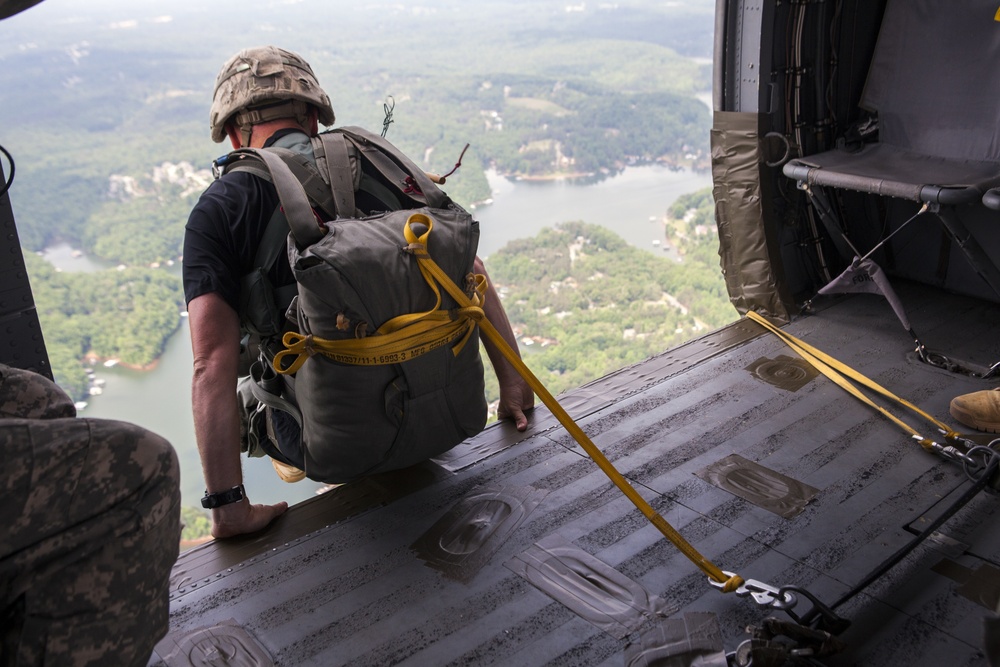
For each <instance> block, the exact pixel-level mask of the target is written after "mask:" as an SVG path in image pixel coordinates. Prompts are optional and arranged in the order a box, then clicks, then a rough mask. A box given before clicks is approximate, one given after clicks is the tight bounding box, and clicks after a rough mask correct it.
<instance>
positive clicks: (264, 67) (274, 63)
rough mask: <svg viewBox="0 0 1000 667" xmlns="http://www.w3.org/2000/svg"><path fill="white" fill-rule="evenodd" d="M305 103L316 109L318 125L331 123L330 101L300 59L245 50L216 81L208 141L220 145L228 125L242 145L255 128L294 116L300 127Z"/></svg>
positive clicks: (264, 49)
mask: <svg viewBox="0 0 1000 667" xmlns="http://www.w3.org/2000/svg"><path fill="white" fill-rule="evenodd" d="M308 104H311V105H312V106H314V107H315V108H316V109H317V111H318V112H319V122H320V123H321V124H322V125H332V124H333V120H334V115H333V107H332V106H331V105H330V98H329V97H328V96H327V94H326V93H325V92H323V89H322V88H321V87H320V85H319V81H317V80H316V75H315V74H313V71H312V68H311V67H310V66H309V63H307V62H306V61H305V60H303V58H302V57H301V56H300V55H298V54H297V53H293V52H291V51H286V50H285V49H279V48H278V47H276V46H258V47H255V48H252V49H244V50H243V51H240V52H239V53H237V54H236V55H235V56H233V57H232V58H230V59H229V61H228V62H226V64H225V65H223V66H222V70H220V71H219V76H218V78H216V80H215V92H214V95H213V99H212V110H211V114H210V124H211V130H212V140H213V141H215V142H216V143H219V142H221V141H222V140H223V139H225V138H226V129H225V125H226V123H227V122H228V121H230V120H235V121H236V125H237V126H238V127H239V128H240V131H241V133H242V134H243V143H244V144H247V143H249V141H250V129H251V127H252V126H253V125H256V124H257V123H263V122H266V121H269V120H274V119H275V118H289V117H296V118H297V119H299V122H300V123H302V124H303V125H304V124H305V122H304V121H305V118H306V116H307V113H308V106H307V105H308Z"/></svg>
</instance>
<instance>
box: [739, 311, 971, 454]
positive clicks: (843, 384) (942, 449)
mask: <svg viewBox="0 0 1000 667" xmlns="http://www.w3.org/2000/svg"><path fill="white" fill-rule="evenodd" d="M746 316H747V319H748V320H752V321H754V322H756V323H757V324H759V325H761V326H762V327H764V328H765V329H767V330H768V331H770V332H771V333H773V334H774V335H775V336H777V337H778V338H779V339H781V340H782V341H783V342H784V343H785V345H787V346H788V347H790V348H792V349H793V350H794V351H795V352H797V353H798V355H799V356H800V357H802V358H803V359H805V360H806V361H807V362H808V363H809V364H811V365H812V366H813V367H814V368H815V369H816V370H818V371H819V372H820V373H822V374H823V375H825V376H826V377H827V378H829V379H830V380H832V381H833V382H834V384H836V385H837V386H838V387H840V388H841V389H843V390H844V391H846V392H847V393H849V394H850V395H851V396H854V397H855V398H856V399H858V400H859V401H861V402H862V403H864V404H865V405H867V406H869V407H871V408H874V409H875V410H877V411H878V412H880V413H881V414H882V415H883V416H885V417H886V418H887V419H889V420H890V421H892V422H893V423H894V424H896V425H897V426H899V427H900V428H901V429H903V431H905V432H906V433H908V434H910V437H911V438H912V439H913V440H915V441H916V442H917V444H919V445H920V446H921V447H923V448H924V449H925V450H927V451H930V452H935V453H937V454H940V455H941V456H943V457H945V458H947V459H952V460H959V461H961V460H964V459H967V458H968V457H966V456H965V455H964V452H962V451H960V450H959V449H957V448H956V447H955V446H954V444H949V445H941V444H939V443H937V442H935V441H934V440H931V439H930V438H926V437H924V436H922V435H921V434H920V433H919V432H918V431H917V430H916V429H915V428H913V427H912V426H910V425H909V424H907V423H906V422H905V421H903V420H902V419H900V418H899V417H897V416H896V415H894V414H892V413H891V412H889V411H888V410H886V409H885V408H884V407H882V406H881V405H879V404H878V403H876V402H875V401H873V400H872V399H871V398H869V397H868V396H866V395H865V394H864V393H863V392H862V391H861V390H860V389H858V387H857V386H855V385H854V384H852V381H853V382H856V383H857V384H859V385H861V386H863V387H866V388H867V389H869V390H870V391H872V392H874V393H876V394H881V395H882V396H885V397H886V398H887V399H889V400H890V401H893V402H895V403H898V404H899V405H901V406H902V407H904V408H906V409H907V410H909V411H910V412H912V413H914V414H916V415H918V416H920V417H922V418H923V419H925V420H927V421H928V422H930V423H931V424H933V425H934V427H935V428H937V430H938V431H939V432H940V433H941V435H943V436H944V439H945V441H947V442H949V443H958V442H959V441H961V440H962V436H961V434H960V433H958V432H956V431H954V430H952V429H951V428H950V427H949V426H948V425H947V424H945V423H943V422H941V421H939V420H937V419H935V418H934V417H932V416H931V415H929V414H928V413H926V412H924V411H923V410H921V409H920V408H918V407H917V406H916V405H914V404H913V403H911V402H910V401H907V400H906V399H904V398H900V397H899V396H897V395H896V394H894V393H893V392H891V391H889V390H888V389H886V388H885V387H883V386H882V385H880V384H878V383H877V382H875V381H874V380H872V379H871V378H869V377H867V376H866V375H863V374H862V373H859V372H858V371H856V370H854V369H853V368H851V367H850V366H848V365H847V364H845V363H843V362H842V361H839V360H837V359H834V358H833V357H831V356H830V355H828V354H827V353H825V352H823V351H822V350H819V349H817V348H815V347H813V346H811V345H809V344H808V343H806V342H805V341H803V340H800V339H798V338H796V337H795V336H793V335H791V334H790V333H788V332H786V331H783V330H781V329H779V328H778V327H776V326H774V325H773V324H771V323H770V322H768V321H767V320H766V319H764V317H763V316H761V315H758V314H757V313H755V312H754V311H752V310H751V311H749V312H748V313H747V315H746Z"/></svg>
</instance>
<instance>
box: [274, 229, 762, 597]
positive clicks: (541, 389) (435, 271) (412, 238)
mask: <svg viewBox="0 0 1000 667" xmlns="http://www.w3.org/2000/svg"><path fill="white" fill-rule="evenodd" d="M415 224H416V225H424V226H426V228H427V229H426V231H425V232H424V233H423V234H421V235H420V236H419V237H418V236H417V235H416V233H415V232H414V231H413V229H412V225H415ZM433 224H434V223H433V220H432V219H431V218H430V217H429V216H427V215H425V214H423V213H414V214H412V215H411V216H410V217H409V218H408V219H407V221H406V225H405V226H404V229H403V234H404V237H405V239H406V242H407V248H406V249H407V251H408V252H410V253H411V254H412V255H413V256H414V257H416V259H417V261H418V263H419V268H420V272H421V274H422V275H423V276H424V279H425V280H427V281H428V283H429V284H431V287H432V289H433V290H434V291H435V293H437V294H438V303H440V293H439V292H438V289H437V287H435V286H434V284H433V283H437V284H439V285H441V287H443V288H444V289H445V291H447V292H448V294H449V295H451V297H452V298H453V299H454V300H455V301H456V302H457V303H458V304H459V306H460V308H459V309H458V319H459V320H464V321H466V322H468V323H470V324H471V323H475V324H478V325H479V328H480V330H481V331H482V332H483V333H484V334H485V335H486V336H487V337H488V338H489V339H490V340H491V341H492V342H493V343H494V345H496V346H497V348H498V349H499V350H500V352H501V353H502V354H503V356H504V358H505V359H507V361H509V362H510V363H511V365H513V366H514V368H515V369H517V371H518V373H519V374H520V375H521V377H523V378H524V379H525V381H526V382H527V383H528V385H529V386H530V387H531V389H532V391H534V392H535V395H536V396H538V398H539V399H541V401H542V403H543V404H544V405H545V406H546V407H547V408H548V409H549V410H550V411H551V412H552V414H553V415H554V416H555V417H556V418H557V419H558V420H559V423H560V424H562V425H563V427H564V428H565V429H566V430H567V432H569V434H570V435H572V436H573V438H574V439H575V440H576V441H577V442H578V443H579V444H580V446H581V447H583V449H584V451H586V452H587V454H588V455H589V456H590V458H591V459H593V460H594V462H595V463H596V464H597V465H598V467H599V468H600V469H601V470H602V471H603V472H604V474H605V475H607V476H608V478H609V479H610V480H611V481H612V482H613V483H614V485H615V486H616V487H618V489H619V490H620V491H621V492H622V493H624V494H625V496H626V497H627V498H628V499H629V500H630V501H631V502H632V504H633V505H635V506H636V508H638V509H639V511H640V512H642V514H643V516H645V517H646V518H647V519H648V520H649V521H650V523H652V524H653V525H654V526H656V528H657V529H658V530H659V531H660V532H661V533H662V534H663V535H664V537H666V538H667V539H668V540H670V542H671V543H673V544H674V546H676V547H677V548H678V549H679V550H680V551H681V553H683V554H684V555H685V556H686V557H687V558H688V559H689V560H690V561H691V562H692V563H694V564H695V565H696V566H698V568H699V569H701V571H702V572H704V573H705V574H706V575H708V577H709V578H710V579H711V580H713V581H715V582H717V583H718V584H720V586H718V587H719V588H720V590H722V591H723V592H726V593H730V592H734V591H736V590H737V589H739V588H740V587H741V586H743V584H744V580H743V578H742V577H740V576H739V575H737V574H733V573H726V572H723V571H722V570H721V569H720V568H719V567H718V566H716V565H715V564H714V563H712V562H711V561H710V560H708V559H707V558H705V557H704V556H703V555H702V554H701V553H699V552H698V550H697V549H695V548H694V547H693V546H692V545H691V544H690V543H689V542H688V541H687V540H685V539H684V538H683V537H682V536H681V534H680V533H678V532H677V530H676V529H675V528H674V527H673V526H671V525H670V524H669V523H668V522H667V520H666V519H664V518H663V517H662V516H660V514H659V513H657V511H656V510H655V509H653V507H652V506H651V505H650V504H649V503H648V502H647V501H646V499H645V498H643V497H642V496H641V495H639V492H638V491H636V490H635V487H633V486H632V485H631V484H630V483H629V481H628V480H627V479H625V477H624V476H623V475H622V474H621V473H620V472H618V470H617V469H616V468H615V467H614V465H613V464H612V463H611V461H609V460H608V458H607V457H606V456H605V455H604V453H603V452H601V450H600V449H598V448H597V446H596V445H595V444H594V443H593V442H592V441H591V440H590V438H589V437H588V436H587V434H586V433H584V432H583V429H581V428H580V426H579V425H578V424H577V423H576V422H575V421H574V420H573V418H572V417H570V416H569V414H568V413H567V412H566V411H565V410H564V409H563V407H562V406H561V405H560V404H559V402H558V401H557V400H556V399H555V398H554V397H553V396H552V394H551V393H549V391H548V390H547V389H546V388H545V386H544V385H543V384H542V383H541V382H540V381H539V380H538V378H537V377H535V375H534V373H532V372H531V369H529V368H528V367H527V365H525V363H524V362H523V361H522V360H521V357H520V356H519V355H518V354H517V353H516V352H515V351H514V350H512V349H511V348H510V346H509V345H508V344H507V341H505V340H504V338H503V336H501V335H500V332H498V331H497V330H496V328H495V327H494V326H493V325H492V324H491V323H490V321H489V320H488V319H486V315H485V313H484V311H483V308H482V303H483V298H484V297H485V278H484V277H483V276H478V277H477V283H476V287H477V289H476V291H475V294H474V296H476V297H478V298H475V299H472V298H470V297H469V296H467V295H466V293H465V292H464V291H463V290H462V289H461V288H459V287H458V286H457V285H456V284H455V283H454V282H453V281H452V280H451V278H450V277H449V276H448V274H446V273H445V272H444V270H443V269H441V267H440V266H438V264H437V262H435V261H434V260H433V259H432V258H431V256H430V254H429V253H428V252H427V240H428V237H429V235H430V232H431V229H432V228H433ZM428 312H431V311H428ZM438 312H440V311H438ZM408 317H409V318H412V321H410V322H408V323H403V321H402V320H401V321H400V322H398V323H397V324H400V325H401V326H400V328H396V329H395V331H394V332H393V333H390V334H389V335H393V334H399V333H400V332H403V331H405V330H406V329H407V328H408V327H410V326H414V324H416V325H421V326H423V325H429V326H428V329H427V330H420V331H419V332H418V333H417V334H416V335H415V336H413V339H415V340H417V341H418V342H420V343H423V342H424V339H426V338H444V337H446V335H441V334H439V333H437V332H436V329H437V328H438V327H440V328H442V329H446V328H447V327H448V324H447V323H444V322H441V323H440V324H437V325H431V322H430V320H431V318H429V317H428V313H421V314H416V315H414V316H405V315H404V316H401V318H408ZM396 320H400V318H395V319H394V320H392V321H396ZM387 324H388V323H387ZM390 328H392V327H390ZM380 331H381V328H380ZM382 337H383V336H381V335H376V336H372V337H370V338H365V339H359V340H346V341H327V340H323V339H319V338H316V337H314V336H302V335H301V334H293V333H287V334H285V337H284V339H283V342H284V343H285V345H286V347H288V348H289V349H286V350H283V351H282V352H279V353H278V354H277V355H275V358H274V367H275V370H276V371H278V372H279V373H291V372H294V371H293V370H292V368H296V369H297V368H299V367H301V365H302V363H303V362H304V361H305V360H306V359H307V358H308V357H309V356H311V355H313V354H323V355H326V356H331V355H333V354H336V352H334V350H338V349H339V350H345V349H351V348H352V347H353V346H354V345H356V344H360V343H364V342H365V341H371V340H374V339H376V338H382ZM456 337H457V335H456ZM291 346H294V347H295V349H294V351H293V350H292V349H291ZM420 347H421V346H420V345H416V346H415V347H413V348H411V349H410V350H409V351H408V352H407V354H409V352H412V351H416V350H418V349H419V348H420ZM424 351H427V350H424ZM399 353H400V354H402V353H403V351H402V350H400V351H399ZM289 354H294V355H296V357H297V358H296V359H295V361H294V362H293V363H292V364H291V365H290V366H289V367H288V368H285V369H282V368H281V367H280V365H281V364H280V359H281V358H283V357H284V356H287V355H289ZM413 356H417V355H416V354H414V355H413ZM407 358H412V356H408V357H407ZM382 363H396V362H395V361H385V362H382Z"/></svg>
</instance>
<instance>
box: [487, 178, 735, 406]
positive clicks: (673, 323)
mask: <svg viewBox="0 0 1000 667" xmlns="http://www.w3.org/2000/svg"><path fill="white" fill-rule="evenodd" d="M713 211H714V205H713V203H712V198H711V192H710V191H709V190H705V191H702V192H697V193H692V194H690V195H686V196H684V197H681V198H680V199H679V200H678V201H677V202H676V203H675V204H674V205H673V207H672V208H671V211H670V215H669V222H668V226H669V229H670V231H671V238H672V241H673V243H674V244H675V247H677V249H678V250H679V251H680V252H681V253H682V261H680V262H677V261H673V260H671V259H667V258H664V257H661V256H657V255H653V254H651V253H649V252H646V251H644V250H640V249H638V248H635V247H632V246H630V245H628V244H627V243H625V241H623V240H622V239H621V237H619V236H618V235H616V234H615V233H614V232H612V231H610V230H608V229H607V228H605V227H601V226H597V225H591V224H587V223H585V222H567V223H564V224H562V225H559V226H558V227H557V228H555V229H544V230H542V231H541V232H540V233H539V234H538V235H537V236H535V237H534V238H530V239H523V240H519V241H514V242H511V243H509V244H507V246H506V247H505V248H503V250H501V251H500V252H498V253H496V254H494V255H492V256H491V257H490V262H489V269H490V275H491V277H492V279H493V280H494V282H495V283H496V285H497V289H498V291H499V292H500V294H501V297H502V298H503V299H504V305H505V308H506V310H507V314H508V316H509V317H510V319H511V324H512V325H513V327H514V329H515V332H516V334H517V336H518V340H519V343H520V348H521V353H522V355H524V359H525V363H527V365H528V366H529V367H530V368H531V369H532V372H534V373H535V374H536V375H537V376H538V377H539V379H540V380H541V381H542V382H543V383H544V384H545V386H546V388H548V389H549V391H550V392H552V393H553V394H554V395H558V394H559V393H562V392H564V391H567V390H569V389H572V388H574V387H578V386H580V385H582V384H585V383H587V382H590V381H591V380H594V379H597V378H599V377H601V376H603V375H606V374H607V373H610V372H612V371H614V370H617V369H619V368H622V367H623V366H627V365H629V364H633V363H636V362H639V361H642V360H644V359H648V358H649V357H651V356H654V355H656V354H659V353H660V352H663V351H664V350H666V349H669V348H670V347H673V346H675V345H678V344H680V343H682V342H684V341H687V340H690V339H691V338H692V337H694V336H697V335H699V334H701V333H707V332H708V331H710V330H713V329H717V328H718V327H721V326H723V325H725V324H727V323H729V322H731V321H733V319H735V317H736V311H735V309H734V308H733V307H732V305H730V303H729V300H728V296H727V294H726V288H725V282H724V280H723V278H722V274H721V272H720V271H719V255H718V238H717V237H716V235H715V234H714V233H712V232H714V226H712V227H710V228H708V229H710V230H712V231H707V230H706V228H705V226H704V224H703V221H704V220H705V218H706V216H711V215H713ZM699 232H701V233H699ZM491 398H492V397H491Z"/></svg>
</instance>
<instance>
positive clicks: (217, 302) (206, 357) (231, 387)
mask: <svg viewBox="0 0 1000 667" xmlns="http://www.w3.org/2000/svg"><path fill="white" fill-rule="evenodd" d="M188 321H189V323H190V326H191V347H192V350H193V352H194V377H193V379H192V383H191V400H192V407H193V411H194V430H195V438H196V439H197V441H198V452H199V454H200V455H201V467H202V471H203V472H204V475H205V486H206V488H207V489H208V491H209V492H211V493H217V492H219V491H225V490H228V489H231V488H233V487H234V486H239V485H240V484H242V483H243V468H242V463H241V461H240V422H239V419H240V418H239V404H238V402H237V398H236V374H237V368H238V364H239V340H240V326H239V318H238V316H237V315H236V312H235V311H234V310H233V309H232V307H230V306H229V304H227V303H226V302H225V301H224V300H223V299H222V297H220V296H219V295H218V294H215V293H209V294H204V295H202V296H199V297H196V298H194V299H192V300H191V302H190V303H189V304H188ZM286 509H288V503H284V502H281V503H278V504H276V505H251V504H250V501H249V499H247V498H244V499H243V500H242V501H240V502H238V503H232V504H230V505H224V506H222V507H218V508H216V509H213V510H212V535H213V536H214V537H220V538H221V537H232V536H234V535H239V534H241V533H252V532H255V531H257V530H260V529H262V528H264V527H265V526H267V524H269V523H270V522H271V521H272V520H273V519H274V518H275V517H277V516H278V515H280V514H282V513H283V512H284V511H285V510H286Z"/></svg>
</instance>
